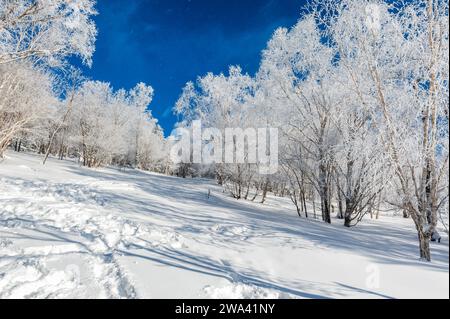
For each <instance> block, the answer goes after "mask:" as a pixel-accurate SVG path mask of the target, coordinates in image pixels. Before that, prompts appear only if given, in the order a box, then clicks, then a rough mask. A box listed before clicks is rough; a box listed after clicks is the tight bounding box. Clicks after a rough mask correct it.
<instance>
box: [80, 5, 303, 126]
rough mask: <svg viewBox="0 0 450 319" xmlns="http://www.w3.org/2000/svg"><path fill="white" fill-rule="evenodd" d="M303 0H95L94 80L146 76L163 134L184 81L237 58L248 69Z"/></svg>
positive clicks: (129, 83)
mask: <svg viewBox="0 0 450 319" xmlns="http://www.w3.org/2000/svg"><path fill="white" fill-rule="evenodd" d="M303 2H304V1H303V0H132V1H124V0H98V4H97V10H98V12H99V15H98V16H97V17H95V20H96V23H97V27H98V30H99V34H98V38H97V43H96V53H95V55H94V59H93V66H92V68H91V69H85V70H84V71H85V74H86V75H87V76H88V77H90V78H92V79H93V80H100V81H106V82H110V83H111V84H112V86H113V87H114V88H115V89H119V88H122V87H123V88H126V89H129V88H131V87H133V86H134V85H135V84H136V83H137V82H145V83H147V84H150V85H151V86H153V88H154V89H155V97H154V100H153V102H152V104H151V105H150V109H151V110H152V113H153V115H154V116H155V117H156V118H157V119H158V120H159V123H160V125H161V126H162V127H163V128H164V131H165V134H166V135H168V134H170V132H171V130H172V128H173V125H174V124H175V122H176V121H177V119H176V117H174V116H173V115H172V112H171V109H172V107H173V105H174V103H175V102H176V100H177V99H178V97H179V95H180V93H181V89H182V87H183V86H184V84H185V83H186V82H188V81H194V80H195V79H196V78H197V76H200V75H204V74H206V73H207V72H209V71H211V72H214V73H220V72H226V71H227V69H228V66H230V65H240V66H241V67H242V68H243V70H244V71H245V72H248V73H250V74H253V73H254V72H255V71H256V70H257V69H258V65H259V61H260V54H261V50H262V49H264V48H265V46H266V43H267V41H268V40H269V39H270V36H271V34H272V33H273V31H274V30H275V29H276V28H277V27H279V26H285V27H290V26H292V25H294V24H295V22H296V21H297V19H298V18H299V13H300V9H301V6H302V3H303Z"/></svg>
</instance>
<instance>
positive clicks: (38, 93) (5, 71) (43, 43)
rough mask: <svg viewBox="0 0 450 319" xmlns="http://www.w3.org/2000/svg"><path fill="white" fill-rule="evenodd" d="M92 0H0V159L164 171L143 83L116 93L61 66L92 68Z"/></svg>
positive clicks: (162, 148) (161, 144) (159, 136)
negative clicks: (33, 157) (21, 156)
mask: <svg viewBox="0 0 450 319" xmlns="http://www.w3.org/2000/svg"><path fill="white" fill-rule="evenodd" d="M94 5H95V1H92V0H76V1H64V0H51V1H31V0H20V1H9V0H1V1H0V39H1V41H0V157H2V156H3V154H4V152H5V150H6V149H7V148H8V147H12V148H14V150H16V151H21V150H24V149H27V150H31V151H35V152H38V153H40V154H43V162H44V163H45V161H46V160H47V158H48V157H49V156H50V155H52V156H57V157H59V158H60V159H63V158H67V157H70V158H78V159H79V161H80V163H81V164H82V165H85V166H88V167H99V166H102V165H108V164H112V165H120V166H130V167H138V168H142V169H147V170H155V171H159V172H166V171H167V170H168V169H169V168H170V167H169V166H168V156H166V154H168V151H167V148H168V145H167V142H166V140H165V139H164V135H163V132H162V129H161V128H160V126H159V125H158V123H157V121H156V120H155V119H154V118H153V117H152V115H151V112H150V111H149V110H148V106H149V104H150V102H151V100H152V98H153V89H152V88H151V87H150V86H148V85H145V84H143V83H139V84H137V85H136V87H135V88H133V89H131V90H129V91H126V90H123V89H120V90H117V91H114V90H113V89H112V88H111V86H110V85H109V84H108V83H102V82H97V81H90V80H86V79H85V78H83V76H82V74H81V73H80V71H78V70H76V69H75V68H74V67H73V66H71V65H70V64H69V63H68V62H67V58H68V57H71V56H77V57H79V58H81V60H82V61H83V62H84V63H85V64H86V65H90V64H91V59H92V54H93V52H94V49H95V45H94V44H95V38H96V34H97V32H96V28H95V24H94V22H93V20H92V16H93V15H95V14H96V11H95V9H94Z"/></svg>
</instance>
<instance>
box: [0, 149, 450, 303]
mask: <svg viewBox="0 0 450 319" xmlns="http://www.w3.org/2000/svg"><path fill="white" fill-rule="evenodd" d="M208 190H210V191H211V194H212V195H211V197H210V198H208V196H207V194H208ZM416 245H417V244H416V234H415V230H414V226H413V223H412V221H410V220H404V219H403V218H400V217H396V216H383V217H382V218H381V219H380V220H370V219H366V220H365V221H364V222H363V223H362V224H360V225H359V226H358V227H356V228H352V229H344V227H343V226H342V225H341V222H339V221H334V224H333V225H331V226H330V225H325V224H323V223H321V222H316V221H313V220H305V219H300V218H298V217H297V215H296V213H295V210H294V209H293V207H292V205H291V203H290V202H289V200H288V199H281V198H274V197H270V198H269V200H268V202H267V203H266V204H265V205H261V204H258V203H250V202H244V201H239V202H238V201H236V200H234V199H232V198H229V197H228V196H226V194H223V193H222V190H221V188H220V187H218V186H216V185H214V183H212V182H211V181H207V180H182V179H178V178H174V177H167V176H161V175H157V174H151V173H146V172H140V171H134V170H126V171H121V170H118V169H99V170H90V169H85V168H80V167H79V166H78V165H77V164H76V163H73V162H69V161H57V160H50V161H49V162H48V164H47V165H46V166H42V164H41V158H40V157H39V156H36V155H30V154H28V155H27V154H17V153H12V152H9V153H7V158H6V160H4V161H3V162H1V163H0V298H448V297H449V275H448V254H449V249H448V238H447V237H445V238H444V240H443V243H442V244H440V245H438V244H433V257H434V261H433V262H432V263H424V262H421V261H419V260H418V259H417V247H416Z"/></svg>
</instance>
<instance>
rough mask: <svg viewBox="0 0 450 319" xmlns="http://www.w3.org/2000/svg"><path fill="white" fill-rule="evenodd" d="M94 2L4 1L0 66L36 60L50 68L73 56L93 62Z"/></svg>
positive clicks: (0, 10) (0, 18) (1, 3)
mask: <svg viewBox="0 0 450 319" xmlns="http://www.w3.org/2000/svg"><path fill="white" fill-rule="evenodd" d="M94 5H95V1H94V0H1V1H0V64H4V63H8V62H13V61H17V60H22V59H33V60H39V61H42V62H45V63H46V64H50V65H58V64H60V63H61V62H64V60H65V58H66V57H67V56H70V55H75V56H78V57H80V58H81V59H82V60H83V62H85V63H86V64H90V63H91V59H92V54H93V52H94V48H95V47H94V42H95V38H96V35H97V31H96V28H95V24H94V21H93V20H92V16H93V15H95V14H96V11H95V9H94Z"/></svg>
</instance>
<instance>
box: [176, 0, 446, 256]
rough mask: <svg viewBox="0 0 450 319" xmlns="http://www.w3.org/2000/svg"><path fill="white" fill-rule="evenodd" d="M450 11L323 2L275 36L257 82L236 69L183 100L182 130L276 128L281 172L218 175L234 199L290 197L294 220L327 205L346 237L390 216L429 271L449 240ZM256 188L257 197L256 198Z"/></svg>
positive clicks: (434, 4)
mask: <svg viewBox="0 0 450 319" xmlns="http://www.w3.org/2000/svg"><path fill="white" fill-rule="evenodd" d="M448 21H449V20H448V2H447V1H439V0H426V1H425V0H413V1H376V0H375V1H374V0H351V1H350V0H348V1H346V0H343V1H334V0H320V1H319V0H317V1H314V0H313V1H310V2H309V4H308V5H307V6H306V7H305V8H304V9H303V11H302V16H301V19H300V20H299V21H298V23H297V24H296V25H295V26H294V27H292V28H290V29H286V28H280V29H278V30H276V31H275V33H274V35H273V37H272V39H271V40H270V41H269V43H268V46H267V48H266V49H265V50H264V51H263V52H262V60H261V63H260V69H259V71H258V72H257V73H256V75H254V76H250V75H248V74H245V73H243V72H242V70H241V69H240V68H239V67H232V68H230V71H229V74H228V75H225V74H220V75H214V74H207V75H206V76H204V77H201V78H199V79H198V80H197V81H196V82H195V83H192V82H190V83H188V84H187V85H186V87H185V88H184V90H183V93H182V96H181V97H180V99H179V101H178V103H177V105H176V107H175V112H176V113H177V114H180V115H182V116H183V122H181V123H180V125H181V126H184V127H188V128H189V127H190V126H191V123H192V122H193V121H194V120H198V119H200V120H202V122H203V125H204V126H205V127H215V128H219V129H221V130H224V129H225V128H227V127H240V128H243V129H246V128H249V127H275V128H278V129H279V131H280V137H279V160H280V165H281V169H280V170H279V172H278V173H277V174H273V175H270V176H266V175H261V174H259V173H258V164H252V163H251V162H248V163H247V164H240V165H229V164H217V165H214V166H213V167H211V169H212V170H213V171H214V174H215V175H216V177H217V179H218V181H219V183H221V184H223V185H224V187H225V188H226V189H227V190H229V191H230V192H231V193H232V194H233V196H234V197H236V198H238V199H241V198H246V199H250V200H254V199H255V198H254V196H255V195H254V193H255V192H256V194H257V196H260V198H261V199H262V201H264V198H265V194H266V193H267V191H268V190H269V191H272V192H275V193H276V194H280V195H288V196H290V197H291V199H292V202H293V203H294V204H295V206H296V208H297V211H298V214H299V215H301V216H310V215H311V212H308V207H307V205H306V203H307V202H311V201H312V202H313V203H314V202H315V201H316V198H317V200H318V201H320V210H321V215H322V216H321V217H322V219H323V220H324V221H325V222H328V223H330V222H331V221H332V213H333V211H335V213H336V215H337V217H338V218H341V219H343V220H344V224H345V225H346V226H352V225H355V224H356V223H358V222H359V221H361V220H362V218H363V217H364V216H365V215H366V214H377V212H379V210H380V209H382V208H383V209H386V208H394V209H397V210H400V211H402V212H403V214H404V216H405V217H408V218H409V217H411V219H412V220H413V221H414V224H415V226H416V228H417V232H418V238H419V246H420V256H421V258H423V259H426V260H431V253H430V240H431V239H432V238H433V236H435V235H436V228H437V226H438V223H440V222H442V223H441V224H442V225H444V226H445V227H446V229H448V194H449V192H448V160H449V153H448V111H449V104H448V101H449V100H448V98H449V95H448V93H449V91H448V89H449V87H448V85H449V82H448V58H449V56H448V52H449V50H448V49H449V43H448V41H449V38H448V27H449V25H448ZM249 189H251V190H252V192H249Z"/></svg>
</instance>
